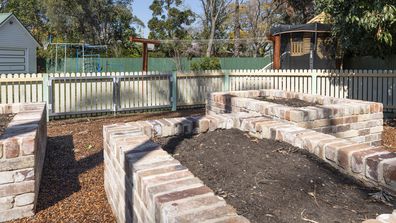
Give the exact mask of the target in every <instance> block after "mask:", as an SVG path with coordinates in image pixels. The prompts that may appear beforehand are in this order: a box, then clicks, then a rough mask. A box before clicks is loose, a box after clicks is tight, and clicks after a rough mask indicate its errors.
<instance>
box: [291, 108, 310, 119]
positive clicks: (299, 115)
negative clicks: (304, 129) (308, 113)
mask: <svg viewBox="0 0 396 223" xmlns="http://www.w3.org/2000/svg"><path fill="white" fill-rule="evenodd" d="M304 118H305V112H304V111H301V110H297V109H293V110H291V111H290V121H292V122H303V121H307V120H304Z"/></svg>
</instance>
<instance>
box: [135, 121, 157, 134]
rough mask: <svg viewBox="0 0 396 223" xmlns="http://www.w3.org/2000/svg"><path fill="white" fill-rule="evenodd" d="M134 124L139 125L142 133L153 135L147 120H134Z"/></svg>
mask: <svg viewBox="0 0 396 223" xmlns="http://www.w3.org/2000/svg"><path fill="white" fill-rule="evenodd" d="M135 124H136V125H138V126H139V128H140V129H142V131H143V133H144V134H145V135H146V136H149V137H151V136H154V130H153V129H152V128H151V125H149V124H148V123H147V122H145V121H137V122H135Z"/></svg>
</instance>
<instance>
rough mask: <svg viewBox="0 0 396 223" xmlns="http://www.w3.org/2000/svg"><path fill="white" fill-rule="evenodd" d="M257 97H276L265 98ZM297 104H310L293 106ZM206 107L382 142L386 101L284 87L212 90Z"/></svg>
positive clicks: (215, 111)
mask: <svg viewBox="0 0 396 223" xmlns="http://www.w3.org/2000/svg"><path fill="white" fill-rule="evenodd" d="M258 97H264V98H269V99H274V100H271V101H262V100H257V98H258ZM302 101H303V102H302ZM298 104H300V105H302V106H303V105H310V106H305V107H300V106H298V107H296V106H290V105H298ZM206 109H207V113H208V114H226V113H237V112H247V113H251V114H257V115H261V116H266V117H271V118H275V119H279V120H283V121H287V122H289V123H291V124H294V125H295V126H298V127H303V128H306V129H312V130H315V131H317V132H321V133H325V134H331V135H333V136H336V137H337V138H342V139H348V140H351V141H354V142H357V143H369V144H370V145H372V146H379V145H381V144H382V131H383V105H382V104H381V103H376V102H368V101H360V100H351V99H340V98H333V97H327V96H321V95H313V94H303V93H298V92H289V91H282V90H251V91H232V92H216V93H212V94H210V95H209V97H208V101H207V107H206Z"/></svg>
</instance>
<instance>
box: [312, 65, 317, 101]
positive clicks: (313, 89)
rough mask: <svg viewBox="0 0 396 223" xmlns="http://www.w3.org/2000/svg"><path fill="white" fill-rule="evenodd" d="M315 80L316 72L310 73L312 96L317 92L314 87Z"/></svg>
mask: <svg viewBox="0 0 396 223" xmlns="http://www.w3.org/2000/svg"><path fill="white" fill-rule="evenodd" d="M317 80H318V73H317V70H312V73H311V94H314V95H316V94H317V90H316V89H317V86H316V83H317Z"/></svg>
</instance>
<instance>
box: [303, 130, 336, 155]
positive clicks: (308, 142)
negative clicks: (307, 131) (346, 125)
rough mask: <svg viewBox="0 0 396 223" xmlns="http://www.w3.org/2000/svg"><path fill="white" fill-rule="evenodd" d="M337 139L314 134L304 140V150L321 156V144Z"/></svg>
mask: <svg viewBox="0 0 396 223" xmlns="http://www.w3.org/2000/svg"><path fill="white" fill-rule="evenodd" d="M334 139H336V138H335V137H334V136H331V135H326V134H312V135H309V136H306V137H304V138H303V142H304V144H303V148H304V149H306V150H308V151H309V152H311V153H313V154H315V155H320V152H319V148H318V146H319V143H320V142H321V141H323V140H334Z"/></svg>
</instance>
